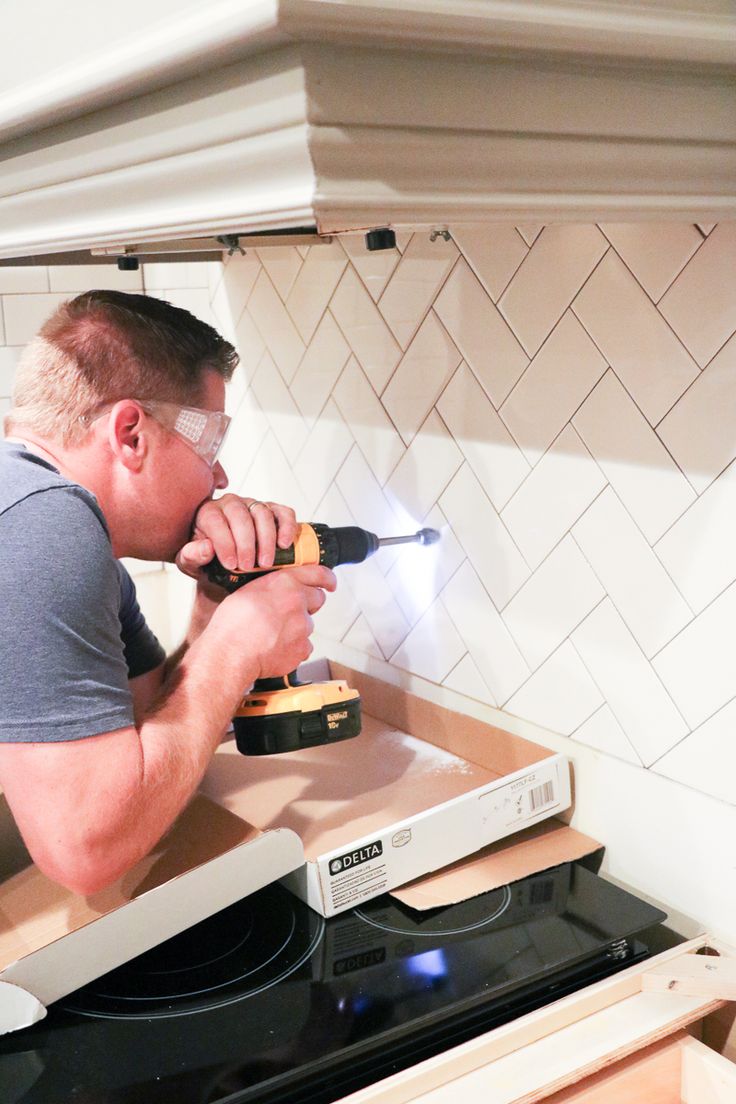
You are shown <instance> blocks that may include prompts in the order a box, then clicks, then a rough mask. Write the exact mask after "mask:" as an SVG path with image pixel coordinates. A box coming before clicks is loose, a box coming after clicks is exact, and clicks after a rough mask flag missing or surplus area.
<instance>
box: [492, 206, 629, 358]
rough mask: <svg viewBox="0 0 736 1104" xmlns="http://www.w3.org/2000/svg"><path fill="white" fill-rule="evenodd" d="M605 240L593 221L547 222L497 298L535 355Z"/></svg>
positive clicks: (512, 326) (594, 261)
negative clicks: (593, 224)
mask: <svg viewBox="0 0 736 1104" xmlns="http://www.w3.org/2000/svg"><path fill="white" fill-rule="evenodd" d="M607 248H608V242H607V241H606V239H605V238H604V237H603V235H602V234H601V232H600V230H598V228H597V227H596V226H592V225H589V224H587V223H579V224H573V223H568V224H566V225H561V226H546V227H545V228H544V230H543V231H542V233H541V234H540V236H539V237H538V238H537V239H536V241H535V242H534V245H533V246H532V248H531V249H530V250H529V253H528V254H527V256H526V258H525V259H524V261H523V262H522V264H521V267H520V268H519V270H518V272H517V273H516V275H515V276H514V278H513V279H512V281H511V283H510V284H509V286H508V288H507V289H506V291H505V292H504V293H503V295H502V296H501V298H500V299H499V301H498V306H499V309H500V311H501V313H502V314H503V316H504V318H505V319H506V321H507V322H508V323H509V325H510V326H511V329H512V330H513V331H514V333H515V334H516V337H517V338H518V340H519V341H520V343H521V344H522V346H523V347H524V349H525V350H526V352H527V353H528V354H529V356H534V354H535V353H536V352H537V350H538V349H539V348H540V346H541V344H542V342H543V341H544V339H545V338H546V337H547V335H548V334H549V333H550V332H551V331H552V329H553V328H554V327H555V326H556V325H557V323H558V322H559V320H560V318H561V317H562V315H563V314H564V313H565V310H566V309H567V307H568V306H569V305H570V300H571V299H572V298H573V296H574V295H575V294H576V292H577V291H579V290H580V288H581V287H582V285H583V284H584V282H585V281H586V280H587V278H588V276H590V274H591V272H592V271H593V269H594V268H595V266H596V265H597V263H598V261H599V260H600V259H601V257H602V256H603V254H604V253H605V251H606V249H607Z"/></svg>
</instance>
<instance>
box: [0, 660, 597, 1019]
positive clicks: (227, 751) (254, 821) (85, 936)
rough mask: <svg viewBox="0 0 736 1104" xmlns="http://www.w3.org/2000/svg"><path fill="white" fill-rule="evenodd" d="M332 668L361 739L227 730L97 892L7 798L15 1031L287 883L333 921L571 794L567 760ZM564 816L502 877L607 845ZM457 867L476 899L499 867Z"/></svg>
mask: <svg viewBox="0 0 736 1104" xmlns="http://www.w3.org/2000/svg"><path fill="white" fill-rule="evenodd" d="M332 675H333V677H347V679H348V681H349V682H350V683H351V684H352V685H354V686H355V687H356V688H357V689H358V690H359V691H360V693H361V697H362V701H363V718H364V731H363V733H362V734H361V735H360V736H359V737H358V738H357V739H355V740H350V741H347V742H345V743H340V744H337V745H334V746H333V747H325V748H321V749H314V750H313V751H308V752H299V753H291V754H288V755H281V756H272V757H264V758H260V759H258V758H246V757H244V756H241V755H239V754H238V753H237V751H236V749H235V745H234V742H232V741H227V742H226V743H225V744H223V746H222V747H221V748H220V750H219V751H218V752H217V754H216V755H215V757H214V760H213V762H212V764H211V767H210V770H209V771H208V774H207V776H206V778H205V781H204V785H203V794H200V795H198V796H197V797H195V799H194V800H193V801H192V802H191V803H190V805H189V806H188V808H187V809H186V810H185V811H184V812H183V813H182V815H181V817H180V818H179V819H178V821H177V822H176V824H175V825H174V827H173V828H172V829H171V831H170V832H169V833H168V834H167V835H166V836H165V837H164V839H163V840H162V841H161V842H160V843H159V845H158V846H157V847H156V848H155V849H154V851H153V852H152V854H151V855H149V856H147V857H146V858H145V859H144V860H142V861H141V862H140V863H139V864H138V865H137V866H136V867H135V868H134V869H133V870H132V871H130V872H129V873H128V874H126V875H125V876H124V877H123V878H121V879H120V880H119V881H118V882H117V883H116V884H115V885H114V886H111V887H110V888H108V889H106V890H104V891H102V892H101V893H98V894H95V895H94V896H91V897H88V898H84V897H80V896H78V895H76V894H74V893H71V892H70V891H69V890H66V889H63V888H62V887H60V886H58V885H55V884H54V883H52V882H50V881H49V880H48V879H47V878H46V877H45V876H44V875H43V874H41V872H40V871H39V870H38V869H37V868H36V867H35V866H34V865H33V864H32V863H31V862H30V859H29V857H28V855H27V853H26V852H25V849H24V848H23V845H22V842H21V841H20V837H19V836H18V833H17V830H16V829H15V826H14V824H13V821H12V817H10V814H9V812H8V810H7V806H5V805H4V801H2V799H0V878H3V879H4V880H3V881H2V882H1V883H0V1032H5V1031H11V1030H15V1029H18V1028H21V1027H25V1026H28V1025H29V1024H32V1023H35V1022H36V1021H37V1020H39V1019H41V1018H42V1017H43V1016H44V1015H45V1014H46V1007H47V1006H48V1005H49V1004H50V1003H51V1002H52V1001H55V1000H58V999H59V998H61V997H63V996H65V995H66V994H68V993H70V992H72V991H74V990H75V989H77V988H79V987H80V986H82V985H84V984H86V983H88V982H89V981H91V980H93V979H94V978H96V977H99V976H100V975H102V974H104V973H106V972H107V971H109V970H111V969H113V968H114V967H115V966H118V965H120V964H121V963H123V962H127V961H128V960H129V959H131V958H134V957H135V956H136V955H139V954H142V953H143V952H144V951H146V950H149V949H150V948H151V947H153V946H156V945H157V944H158V943H161V942H163V941H164V940H166V939H168V938H170V937H171V936H173V935H176V934H178V933H179V932H181V931H183V930H185V929H186V928H188V927H191V926H192V925H193V924H196V923H198V922H199V921H200V920H203V919H205V918H206V917H208V916H211V915H212V914H213V913H215V912H217V911H219V910H220V909H223V908H226V907H227V906H228V905H230V904H232V903H234V902H235V901H237V900H240V899H241V898H243V897H245V896H247V895H248V894H250V893H253V892H255V891H256V890H258V889H260V888H261V887H263V886H264V885H267V884H268V883H270V882H272V881H275V880H276V879H279V878H284V877H285V876H288V877H287V879H286V880H287V884H288V885H289V887H290V888H292V889H293V890H294V891H295V892H297V893H298V894H299V895H300V896H301V897H303V898H304V899H305V900H306V901H307V902H308V903H309V904H310V905H311V906H312V907H313V908H315V909H316V910H317V911H318V912H320V913H322V914H323V915H326V916H330V915H333V914H335V913H337V912H341V911H343V910H345V909H348V908H350V907H352V906H353V905H354V904H355V903H357V902H359V901H364V900H367V899H368V898H370V897H375V896H376V895H378V894H380V893H382V892H384V891H385V890H386V889H393V888H394V887H397V886H400V885H403V884H404V883H406V882H408V881H410V880H412V879H415V878H417V877H418V876H420V875H423V874H426V873H427V872H429V871H435V870H437V869H438V868H440V867H445V866H447V865H448V864H450V863H454V862H455V861H456V860H459V859H461V858H462V857H463V856H468V855H472V854H474V853H476V852H478V851H479V849H481V848H483V847H485V846H486V845H488V844H493V843H494V842H495V841H498V840H500V839H503V838H504V837H506V836H508V835H510V834H511V833H517V832H519V830H520V829H530V828H533V826H535V825H538V824H539V823H540V822H541V821H546V820H547V819H548V818H551V817H553V816H554V815H555V814H557V813H559V812H561V811H562V810H564V809H565V808H567V807H568V805H569V804H570V779H569V765H568V762H567V760H566V759H565V757H564V756H560V755H557V754H553V753H552V752H550V751H549V750H548V749H546V748H542V747H539V746H537V745H536V744H533V743H531V742H529V741H527V740H523V739H521V738H519V737H517V736H512V735H510V734H509V733H506V732H502V731H501V730H499V729H496V728H492V727H490V726H488V725H485V724H482V723H481V722H480V721H477V720H474V719H473V718H470V717H466V716H463V715H461V714H457V713H453V712H451V711H449V710H447V709H442V708H440V707H438V706H435V705H433V704H431V703H429V702H426V701H424V700H423V699H420V698H416V697H413V696H412V695H410V694H406V693H404V692H403V691H401V690H399V689H397V688H395V687H392V686H388V685H386V684H385V683H381V682H378V681H377V680H375V679H372V678H369V677H367V676H365V675H361V674H358V673H357V672H348V671H346V670H345V669H343V668H341V667H339V666H337V665H335V666H334V668H333V670H332ZM312 677H314V675H312ZM553 823H554V824H555V828H554V831H552V832H545V833H544V834H545V836H547V835H549V836H551V839H552V843H551V845H550V841H549V840H547V843H546V844H545V846H544V847H540V848H539V850H538V854H537V857H536V859H535V857H534V856H535V851H536V848H534V847H530V841H529V834H528V833H525V834H524V835H523V836H522V837H520V840H523V841H524V842H523V844H522V843H519V845H518V847H519V849H518V851H515V853H514V854H512V855H511V857H510V858H509V856H508V855H506V856H503V855H502V856H501V862H502V866H501V868H500V869H501V875H502V877H504V878H507V879H508V880H513V878H512V877H511V875H513V874H514V873H516V876H517V877H519V878H520V877H523V876H525V875H526V874H528V873H532V872H534V871H536V870H541V869H544V868H545V866H547V865H551V864H555V865H556V864H557V863H562V862H565V861H568V860H569V859H571V858H575V857H578V854H580V853H585V851H590V850H593V849H594V848H595V847H596V846H597V845H596V844H595V842H594V841H591V840H586V839H585V838H584V837H579V836H578V834H577V833H574V832H572V830H571V829H569V828H567V827H566V826H565V825H562V824H559V823H557V822H553ZM543 827H544V826H543ZM581 839H582V840H583V844H582V845H581ZM581 846H582V851H581ZM491 858H493V856H491ZM479 861H480V862H482V863H484V862H486V861H487V859H486V858H484V857H483V856H481V857H480V859H479ZM449 875H450V878H451V891H450V892H451V893H452V894H457V893H458V884H459V885H460V889H459V892H460V894H461V896H462V895H463V894H464V895H465V896H470V895H472V894H473V893H477V892H482V891H483V888H484V885H485V882H484V879H487V878H489V877H491V875H490V874H489V873H488V872H487V871H485V872H481V873H480V874H479V869H478V867H474V869H473V872H472V874H471V875H469V876H468V881H467V884H466V888H463V878H462V877H461V879H460V883H458V881H457V869H456V868H455V869H454V870H451V871H450V872H449ZM496 876H498V875H496ZM479 887H480V888H479ZM488 888H490V886H488ZM408 891H416V887H408ZM437 892H438V890H437V888H436V886H435V887H430V888H429V889H428V890H425V891H424V893H423V895H422V894H421V893H420V896H422V899H423V900H425V901H426V900H427V899H428V898H427V893H429V894H430V898H429V899H430V902H431V901H432V900H434V901H436V900H437V898H436V893H437ZM432 895H434V896H432ZM420 907H423V906H422V905H421V903H420Z"/></svg>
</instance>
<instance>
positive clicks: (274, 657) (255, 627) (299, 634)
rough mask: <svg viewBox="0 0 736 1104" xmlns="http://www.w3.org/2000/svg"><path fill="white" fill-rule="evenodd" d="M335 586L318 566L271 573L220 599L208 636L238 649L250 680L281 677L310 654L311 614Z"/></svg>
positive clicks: (329, 572)
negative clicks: (247, 669) (215, 635)
mask: <svg viewBox="0 0 736 1104" xmlns="http://www.w3.org/2000/svg"><path fill="white" fill-rule="evenodd" d="M336 586H337V580H336V578H335V575H334V573H333V572H332V571H330V569H329V568H327V567H320V566H319V565H318V564H310V565H308V566H304V567H288V568H285V569H284V570H282V571H273V572H271V573H270V574H268V575H262V576H260V578H258V579H254V580H253V582H252V583H250V584H249V585H248V586H246V587H241V589H240V590H237V591H235V592H234V593H233V594H230V595H229V596H228V597H227V598H225V600H224V601H223V602H222V603H221V604H220V605H219V606H218V608H217V610H216V612H215V613H214V615H213V617H212V621H211V627H210V629H209V630H208V632H210V633H211V632H212V631H213V630H214V632H215V633H216V634H220V633H221V634H222V638H224V640H225V642H226V647H227V648H228V649H229V650H230V651H232V649H233V648H236V649H241V650H242V655H243V660H244V662H249V663H250V664H251V667H250V672H251V673H252V678H253V680H255V679H256V678H273V677H276V676H279V675H283V674H285V673H286V672H287V671H293V670H295V669H296V668H297V667H298V666H299V664H300V663H303V662H304V660H305V659H308V658H309V656H310V655H311V653H312V643H311V641H310V639H309V637H310V635H311V633H312V630H313V628H314V624H313V622H312V617H311V615H312V614H313V613H316V612H317V610H319V609H321V608H322V606H323V605H324V603H325V601H326V595H325V591H326V590H334V589H335V587H336Z"/></svg>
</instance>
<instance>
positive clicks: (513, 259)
mask: <svg viewBox="0 0 736 1104" xmlns="http://www.w3.org/2000/svg"><path fill="white" fill-rule="evenodd" d="M452 236H453V238H454V239H455V242H456V244H457V245H458V246H459V247H460V249H461V250H462V253H463V255H464V257H465V259H466V261H467V262H468V264H469V265H470V267H471V268H472V269H473V271H474V272H475V275H476V276H477V277H478V279H479V280H480V282H481V283H482V284H483V287H484V288H485V289H486V291H487V292H488V294H489V295H490V297H491V299H493V301H494V303H495V302H496V300H497V299H498V297H499V295H500V294H501V292H502V291H503V290H504V288H505V287H506V285H507V284H508V282H509V280H510V279H511V277H512V276H513V275H514V273H515V272H516V270H517V268H518V267H519V265H520V264H521V262H522V261H523V260H524V257H526V255H527V253H528V251H529V247H528V246H527V244H526V242H525V241H524V239H523V238H522V236H521V234H519V233H518V231H517V230H516V229H515V227H513V226H509V225H508V224H507V223H503V222H495V223H488V222H474V223H463V224H462V225H460V226H456V227H454V228H453V231H452Z"/></svg>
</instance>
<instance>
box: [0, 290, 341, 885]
mask: <svg viewBox="0 0 736 1104" xmlns="http://www.w3.org/2000/svg"><path fill="white" fill-rule="evenodd" d="M236 364H237V354H236V353H235V350H234V349H233V347H232V346H231V345H229V344H228V343H227V342H226V341H224V340H223V339H222V338H221V337H220V336H219V335H218V334H217V333H216V332H215V331H214V330H213V329H212V328H211V327H209V326H207V325H205V324H204V323H203V322H200V321H199V320H197V319H195V318H194V317H193V316H192V315H190V314H189V313H188V312H187V311H183V310H179V309H178V308H175V307H173V306H171V305H170V304H168V303H164V302H162V301H160V300H157V299H149V298H147V297H145V296H142V295H126V294H123V293H121V292H111V291H108V292H102V291H98V292H95V291H93V292H88V293H86V294H84V295H80V296H78V297H77V298H76V299H74V300H71V301H70V302H68V303H65V304H62V306H61V307H60V308H59V309H58V310H57V311H56V313H55V314H54V315H53V316H52V317H51V318H50V319H49V320H48V321H47V322H46V323H45V325H44V326H43V327H42V329H41V331H40V333H39V335H38V337H37V338H36V339H35V340H34V341H33V342H31V344H30V345H29V347H28V348H27V349H26V351H25V353H24V356H23V358H22V360H21V363H20V365H19V368H18V374H17V378H16V384H15V394H14V406H13V408H12V409H11V411H10V413H9V414H8V415H7V418H6V434H7V440H6V442H5V443H4V444H0V541H1V546H0V547H1V549H2V551H1V552H0V611H2V618H3V632H2V637H1V639H0V785H1V786H2V789H3V791H4V793H5V797H6V799H7V801H8V803H9V806H10V809H11V811H12V813H13V815H14V817H15V820H16V823H17V824H18V827H19V829H20V831H21V833H22V835H23V838H24V840H25V843H26V846H27V847H28V849H29V851H30V853H31V856H32V857H33V859H34V861H35V862H36V864H37V865H38V866H39V867H40V868H41V870H43V871H44V872H45V873H46V874H47V875H48V876H49V877H50V878H53V879H54V880H56V881H58V882H60V883H62V884H63V885H66V886H68V887H70V888H71V889H73V890H75V891H77V892H79V893H83V894H90V893H93V892H95V891H97V890H99V889H101V888H103V887H104V886H106V885H108V884H110V883H112V882H113V881H115V879H117V878H118V877H119V876H120V875H121V874H123V873H124V872H125V871H127V870H128V869H130V868H131V867H132V866H133V865H134V864H135V863H136V862H137V861H138V860H139V859H140V858H141V857H142V856H144V855H145V854H147V853H148V852H149V851H150V850H151V848H152V847H153V846H154V845H155V844H156V842H157V841H158V840H159V839H160V837H161V836H162V835H163V833H164V832H165V831H166V830H167V829H168V827H169V826H170V824H171V823H172V821H173V820H174V818H175V817H176V816H177V814H178V813H179V812H180V811H181V809H182V808H183V807H184V805H185V804H186V803H187V801H188V800H189V798H190V797H191V796H192V794H193V793H194V791H195V789H196V788H197V786H198V784H199V782H200V779H201V778H202V775H203V773H204V771H205V769H206V767H207V764H208V762H209V760H210V758H211V756H212V754H213V753H214V751H215V749H216V747H217V745H218V743H219V742H220V740H221V739H222V735H223V733H224V731H225V730H226V728H227V726H228V723H229V720H230V718H231V716H232V714H233V712H234V710H235V708H236V706H237V703H238V701H239V699H240V698H241V697H242V695H243V693H244V692H245V691H246V690H247V689H248V688H249V687H250V685H251V684H252V683H253V682H254V681H255V679H257V678H261V677H268V676H274V675H279V674H283V673H285V672H286V671H290V670H293V669H294V668H295V667H296V666H297V664H298V663H300V662H302V661H303V660H304V659H306V658H307V656H308V655H309V653H310V652H311V644H310V642H309V635H310V633H311V631H312V628H313V625H312V620H311V614H313V613H314V612H316V610H318V609H319V608H320V607H321V606H322V605H323V603H324V601H325V590H334V587H335V578H334V575H333V574H332V572H331V571H328V570H327V569H326V568H323V567H319V566H316V565H315V566H312V567H301V568H294V569H293V570H290V571H287V572H285V571H281V572H274V573H272V574H269V575H266V576H263V577H261V578H259V579H258V580H257V581H254V582H252V583H251V584H249V585H248V586H247V587H243V588H242V589H241V590H239V591H237V592H236V593H234V594H231V595H229V596H224V595H223V592H222V591H218V590H217V589H216V588H214V587H211V586H210V585H208V584H207V582H206V580H205V579H204V578H203V577H202V575H201V571H200V569H201V567H202V566H203V565H204V564H206V563H208V562H209V560H210V559H211V558H212V556H213V555H217V556H218V557H219V559H220V560H221V561H222V562H223V563H224V564H225V566H227V567H229V568H233V569H234V568H239V569H240V570H243V569H247V568H250V567H252V566H253V565H254V564H255V563H258V564H259V565H260V566H268V565H270V564H271V563H273V555H274V549H275V546H276V543H277V542H278V545H279V546H280V547H288V545H289V544H291V543H292V542H293V540H294V536H295V533H296V521H295V517H294V513H293V511H292V510H290V509H288V508H287V507H283V506H279V505H277V504H275V503H263V502H259V501H256V500H253V499H248V498H240V497H238V496H236V495H231V494H230V495H223V496H222V497H220V498H218V499H213V497H212V495H213V493H214V492H215V491H217V490H220V491H221V490H224V488H225V487H226V486H227V478H226V476H225V473H224V471H223V469H222V467H221V465H220V464H219V463H218V462H217V459H216V454H217V449H218V447H219V444H220V443H221V440H222V437H223V435H224V429H225V427H226V423H227V419H226V418H225V415H224V414H223V413H222V411H223V406H224V395H225V382H226V380H228V379H229V378H230V376H231V375H232V372H233V370H234V367H235V365H236ZM121 556H133V557H138V558H141V559H150V560H168V561H175V562H176V563H177V564H178V565H179V567H180V568H181V569H182V570H183V571H185V572H186V573H188V574H190V575H193V576H195V577H196V578H197V590H196V598H195V602H194V608H193V613H192V618H191V624H190V628H189V632H188V634H187V637H186V640H185V642H184V644H183V645H182V647H181V648H180V649H179V650H178V651H177V653H176V654H175V655H173V656H172V657H170V658H169V659H168V660H166V659H165V656H164V653H163V649H162V648H161V646H160V645H159V643H158V641H157V640H156V638H155V637H154V636H153V634H152V633H151V631H150V630H149V629H148V627H147V626H146V624H145V621H144V620H143V617H142V615H141V613H140V610H139V609H138V606H137V603H136V600H135V590H134V587H133V584H132V581H131V580H130V577H129V576H128V574H127V573H126V572H125V570H124V568H123V567H122V565H121V564H119V562H118V558H119V557H121Z"/></svg>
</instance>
